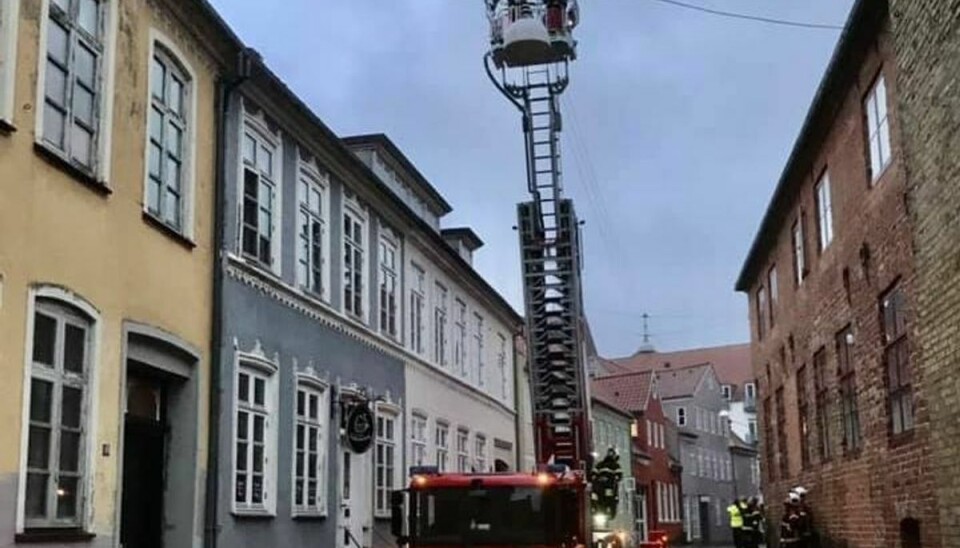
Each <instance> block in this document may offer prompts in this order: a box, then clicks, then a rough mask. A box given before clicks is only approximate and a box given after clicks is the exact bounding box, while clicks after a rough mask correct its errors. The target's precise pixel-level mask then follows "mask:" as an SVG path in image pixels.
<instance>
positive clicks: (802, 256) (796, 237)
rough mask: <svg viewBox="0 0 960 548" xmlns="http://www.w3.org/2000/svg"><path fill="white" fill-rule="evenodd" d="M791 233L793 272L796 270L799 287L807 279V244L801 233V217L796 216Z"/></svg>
mask: <svg viewBox="0 0 960 548" xmlns="http://www.w3.org/2000/svg"><path fill="white" fill-rule="evenodd" d="M791 231H792V233H791V239H792V240H793V263H794V270H796V272H795V274H796V282H797V285H800V284H802V283H803V279H804V278H806V277H807V250H806V245H807V242H806V236H805V235H804V233H803V215H798V216H797V219H796V221H795V222H794V223H793V227H792V228H791Z"/></svg>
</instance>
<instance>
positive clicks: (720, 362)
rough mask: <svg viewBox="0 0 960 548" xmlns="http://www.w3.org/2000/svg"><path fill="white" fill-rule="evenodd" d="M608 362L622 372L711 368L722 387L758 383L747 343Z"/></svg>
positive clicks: (638, 355)
mask: <svg viewBox="0 0 960 548" xmlns="http://www.w3.org/2000/svg"><path fill="white" fill-rule="evenodd" d="M606 362H607V363H612V364H613V367H615V368H617V370H619V371H664V370H667V369H669V368H677V367H686V366H690V365H701V364H710V365H712V366H713V369H714V372H715V373H716V374H717V378H718V379H719V381H720V383H721V384H731V385H735V386H743V384H744V383H747V382H751V381H752V380H753V379H754V375H753V365H752V363H751V359H750V345H749V344H747V343H744V344H731V345H725V346H710V347H706V348H691V349H689V350H679V351H676V352H637V353H635V354H634V355H632V356H627V357H625V358H614V359H612V360H606ZM667 364H669V367H668V365H667Z"/></svg>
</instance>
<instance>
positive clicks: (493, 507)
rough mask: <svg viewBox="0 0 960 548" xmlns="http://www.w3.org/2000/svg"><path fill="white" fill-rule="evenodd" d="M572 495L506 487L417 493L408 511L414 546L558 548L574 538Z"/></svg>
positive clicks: (436, 490) (574, 525)
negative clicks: (536, 547) (544, 547)
mask: <svg viewBox="0 0 960 548" xmlns="http://www.w3.org/2000/svg"><path fill="white" fill-rule="evenodd" d="M572 495H573V493H572V492H568V491H566V490H562V489H549V488H547V489H541V488H538V487H509V486H508V487H489V488H436V489H424V490H420V491H417V494H416V497H415V505H414V512H415V516H414V523H415V527H416V531H415V532H414V542H415V544H417V545H449V544H452V545H463V544H484V545H503V544H509V545H532V544H558V543H560V542H561V541H563V540H566V539H569V538H571V537H572V536H574V535H575V534H576V533H575V527H576V521H577V520H576V517H575V516H576V506H575V504H576V497H575V496H572ZM564 501H566V502H565V503H564Z"/></svg>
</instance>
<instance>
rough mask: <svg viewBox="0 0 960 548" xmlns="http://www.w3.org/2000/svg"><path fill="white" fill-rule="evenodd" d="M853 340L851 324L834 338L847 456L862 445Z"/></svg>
mask: <svg viewBox="0 0 960 548" xmlns="http://www.w3.org/2000/svg"><path fill="white" fill-rule="evenodd" d="M852 338H853V326H852V325H850V324H847V325H846V326H845V327H844V328H843V329H841V330H840V331H838V332H837V334H836V336H835V337H834V341H835V344H836V351H837V385H838V386H839V392H840V394H839V396H840V398H839V399H840V424H841V426H842V431H843V441H842V448H843V452H844V453H845V454H851V453H856V452H858V451H859V450H860V444H861V443H862V438H861V432H860V412H859V407H858V402H857V371H856V365H855V364H854V363H853V349H852V348H851V347H852V346H853V344H854V343H853V340H852ZM847 339H851V340H849V341H848V340H847Z"/></svg>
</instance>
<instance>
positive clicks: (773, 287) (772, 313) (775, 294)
mask: <svg viewBox="0 0 960 548" xmlns="http://www.w3.org/2000/svg"><path fill="white" fill-rule="evenodd" d="M777 274H778V273H777V265H776V264H772V265H770V268H769V269H767V290H768V292H769V295H768V297H767V302H768V303H769V305H768V312H767V315H768V316H769V322H770V324H769V327H770V329H773V326H774V325H776V323H777V322H776V309H777V303H778V302H779V301H780V280H779V278H778V277H777Z"/></svg>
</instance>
